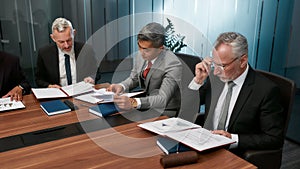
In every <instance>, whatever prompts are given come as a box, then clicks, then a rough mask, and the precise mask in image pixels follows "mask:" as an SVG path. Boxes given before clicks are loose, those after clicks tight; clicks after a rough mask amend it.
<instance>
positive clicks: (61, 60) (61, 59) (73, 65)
mask: <svg viewBox="0 0 300 169" xmlns="http://www.w3.org/2000/svg"><path fill="white" fill-rule="evenodd" d="M65 54H67V55H69V56H70V66H71V75H72V84H74V83H76V59H75V53H74V50H73V49H72V51H71V52H70V53H63V52H62V51H61V50H60V49H58V55H59V57H58V58H59V75H60V77H59V78H60V84H61V85H62V86H67V85H68V81H67V75H66V68H65Z"/></svg>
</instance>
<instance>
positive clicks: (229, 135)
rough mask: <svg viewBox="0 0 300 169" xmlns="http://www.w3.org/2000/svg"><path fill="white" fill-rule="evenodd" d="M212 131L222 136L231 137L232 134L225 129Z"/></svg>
mask: <svg viewBox="0 0 300 169" xmlns="http://www.w3.org/2000/svg"><path fill="white" fill-rule="evenodd" d="M212 133H213V134H219V135H222V136H225V137H228V138H230V139H231V134H230V133H228V132H227V131H224V130H214V131H212Z"/></svg>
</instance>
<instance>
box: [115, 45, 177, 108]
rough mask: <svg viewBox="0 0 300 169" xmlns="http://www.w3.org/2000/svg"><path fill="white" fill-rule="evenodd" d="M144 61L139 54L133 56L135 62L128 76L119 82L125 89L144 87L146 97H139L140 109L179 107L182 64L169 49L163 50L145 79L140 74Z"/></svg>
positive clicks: (144, 65)
mask: <svg viewBox="0 0 300 169" xmlns="http://www.w3.org/2000/svg"><path fill="white" fill-rule="evenodd" d="M146 66H147V65H146V61H145V60H144V59H143V58H142V56H141V55H140V54H138V55H137V56H136V57H135V63H134V66H133V69H132V71H131V74H130V77H128V78H127V79H126V80H125V81H123V82H121V83H122V84H123V85H124V86H125V87H126V89H129V90H130V89H133V88H136V87H140V88H142V89H145V92H146V97H141V98H140V99H141V109H149V108H163V109H164V108H166V109H178V108H179V107H180V92H179V88H180V83H181V82H180V81H181V72H182V64H181V62H180V60H179V59H178V58H177V56H176V55H174V54H173V53H172V52H171V51H169V50H163V51H162V52H161V53H160V54H159V56H158V57H157V59H156V61H155V62H154V64H153V65H152V67H151V69H150V71H149V73H148V75H147V77H146V79H143V78H142V76H141V73H142V71H143V70H144V68H145V67H146Z"/></svg>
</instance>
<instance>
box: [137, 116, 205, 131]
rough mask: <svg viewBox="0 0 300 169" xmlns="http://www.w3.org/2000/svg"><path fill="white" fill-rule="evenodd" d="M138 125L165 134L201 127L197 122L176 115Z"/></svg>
mask: <svg viewBox="0 0 300 169" xmlns="http://www.w3.org/2000/svg"><path fill="white" fill-rule="evenodd" d="M138 126H139V127H141V128H144V129H146V130H149V131H152V132H154V133H157V134H159V135H165V134H166V133H168V132H177V131H182V130H187V129H192V128H201V126H199V125H197V124H194V123H191V122H189V121H186V120H183V119H181V118H176V117H172V118H168V119H164V120H158V121H153V122H148V123H143V124H139V125H138Z"/></svg>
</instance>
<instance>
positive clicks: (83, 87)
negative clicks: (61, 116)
mask: <svg viewBox="0 0 300 169" xmlns="http://www.w3.org/2000/svg"><path fill="white" fill-rule="evenodd" d="M31 90H32V92H33V94H34V95H35V97H36V98H37V99H46V98H61V97H70V96H76V95H79V94H83V93H87V92H91V91H93V85H92V84H90V83H85V82H83V81H82V82H79V83H76V84H72V85H68V86H64V87H62V88H60V89H59V88H32V89H31Z"/></svg>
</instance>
